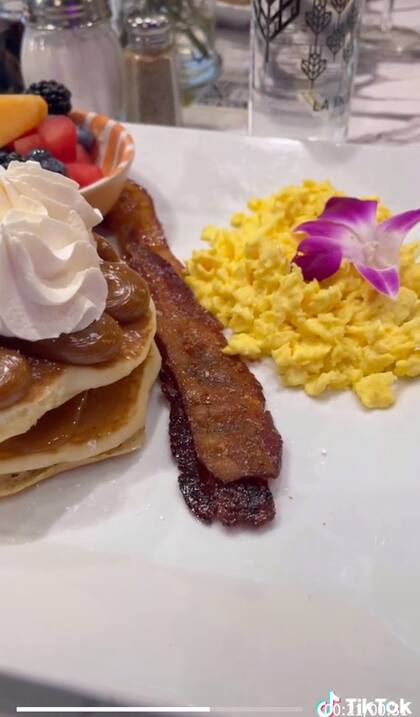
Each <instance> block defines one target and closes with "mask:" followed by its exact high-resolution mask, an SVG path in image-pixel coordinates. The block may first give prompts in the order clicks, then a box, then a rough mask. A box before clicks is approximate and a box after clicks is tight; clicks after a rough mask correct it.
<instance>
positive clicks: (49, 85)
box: [25, 80, 71, 115]
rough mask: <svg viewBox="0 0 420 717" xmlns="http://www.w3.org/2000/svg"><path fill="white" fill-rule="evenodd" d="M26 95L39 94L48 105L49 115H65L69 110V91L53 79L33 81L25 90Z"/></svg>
mask: <svg viewBox="0 0 420 717" xmlns="http://www.w3.org/2000/svg"><path fill="white" fill-rule="evenodd" d="M25 93H26V94H27V95H41V97H43V98H44V100H45V102H46V103H47V105H48V113H49V114H50V115H66V114H68V113H69V112H70V110H71V92H70V90H68V89H67V87H64V85H61V84H60V83H59V82H56V81H55V80H41V82H33V83H32V85H29V87H28V89H27V90H25Z"/></svg>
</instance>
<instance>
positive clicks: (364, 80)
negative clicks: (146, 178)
mask: <svg viewBox="0 0 420 717" xmlns="http://www.w3.org/2000/svg"><path fill="white" fill-rule="evenodd" d="M251 5H252V4H251V2H250V0H166V1H165V0H110V2H109V1H108V0H0V91H1V92H2V93H16V92H21V91H22V90H23V88H24V87H27V86H28V85H30V84H31V83H33V82H37V81H40V80H45V79H46V80H50V79H54V80H57V81H59V82H62V83H63V84H65V85H66V86H67V87H68V88H69V89H70V90H71V92H72V95H73V106H74V107H77V108H81V109H84V110H91V111H95V112H100V113H103V114H105V115H108V116H110V117H113V118H115V119H119V120H126V121H130V122H146V123H151V124H163V125H183V126H187V127H188V126H189V127H201V128H206V129H209V128H210V129H218V130H223V131H233V132H241V133H245V132H248V131H251V132H253V133H254V134H265V135H277V136H296V137H299V138H303V139H308V138H309V139H332V140H339V141H341V140H344V139H346V138H347V139H350V140H351V141H356V142H373V141H385V142H393V143H399V142H409V141H416V140H417V139H419V138H420V120H419V109H420V80H419V79H418V75H419V73H418V68H419V64H418V63H419V59H420V34H419V33H420V3H419V7H417V0H395V2H386V1H385V0H367V1H366V2H363V1H362V0H254V3H253V5H254V7H253V8H252V6H251Z"/></svg>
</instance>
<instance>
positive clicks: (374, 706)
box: [316, 690, 412, 717]
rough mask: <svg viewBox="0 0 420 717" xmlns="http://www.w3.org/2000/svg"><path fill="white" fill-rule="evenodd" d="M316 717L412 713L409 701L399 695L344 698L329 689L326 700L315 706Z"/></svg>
mask: <svg viewBox="0 0 420 717" xmlns="http://www.w3.org/2000/svg"><path fill="white" fill-rule="evenodd" d="M316 714H317V715H318V717H406V716H408V715H411V714H412V711H411V702H408V701H407V700H405V699H403V698H402V697H400V698H399V699H398V700H389V699H388V698H387V697H376V698H375V699H373V700H369V699H367V698H366V697H346V698H345V699H344V700H342V699H341V697H339V696H338V695H336V694H335V693H334V692H333V691H332V690H329V692H328V697H327V699H326V700H321V702H318V704H317V706H316Z"/></svg>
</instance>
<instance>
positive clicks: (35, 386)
mask: <svg viewBox="0 0 420 717" xmlns="http://www.w3.org/2000/svg"><path fill="white" fill-rule="evenodd" d="M121 329H122V331H123V334H124V341H123V345H122V348H121V351H120V354H119V355H118V356H117V357H116V358H115V359H113V360H112V361H108V362H106V363H102V364H96V365H91V366H76V365H70V364H64V363H56V362H53V361H49V360H46V359H38V358H28V360H29V363H30V366H31V371H32V384H31V386H30V388H29V390H28V392H27V393H26V394H25V395H24V397H23V398H22V399H21V400H20V401H18V402H17V403H14V404H13V405H12V406H10V407H9V408H4V409H2V410H1V411H0V443H2V442H4V441H6V440H7V439H8V438H11V437H12V436H17V435H20V434H22V433H26V432H27V431H28V430H29V429H30V428H31V427H32V426H33V425H35V423H36V422H37V421H38V420H39V419H40V418H41V416H43V415H44V414H45V413H47V412H48V411H51V410H53V409H55V408H57V407H58V406H61V405H62V404H64V403H66V402H67V401H69V400H70V399H72V398H73V397H74V396H77V395H78V394H80V393H82V392H83V391H87V390H89V389H96V388H98V387H100V386H107V385H109V384H111V383H116V382H117V381H119V380H121V379H123V378H125V377H126V376H128V375H130V374H131V373H132V372H133V371H134V369H136V368H137V367H138V366H140V365H141V364H142V363H143V362H144V360H145V359H146V356H147V355H148V353H149V351H150V347H151V345H152V342H153V338H154V335H155V331H156V315H155V309H154V306H153V303H152V302H151V303H150V309H149V312H148V313H147V315H146V316H145V317H144V318H143V319H140V320H139V321H137V322H135V323H132V324H126V325H122V326H121ZM31 467H32V468H34V467H35V466H31Z"/></svg>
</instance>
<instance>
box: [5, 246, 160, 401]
mask: <svg viewBox="0 0 420 717" xmlns="http://www.w3.org/2000/svg"><path fill="white" fill-rule="evenodd" d="M95 241H96V245H97V250H98V254H99V256H100V258H101V259H102V260H103V263H102V264H101V269H102V272H103V275H104V277H105V279H106V281H107V284H108V298H107V303H106V313H104V314H103V315H102V316H101V318H100V319H98V321H94V322H93V323H92V324H91V325H90V326H88V327H87V328H86V329H83V330H82V331H77V332H73V333H72V334H62V335H61V336H59V337H58V338H56V339H45V340H42V341H23V340H20V339H14V338H6V337H0V410H1V409H3V408H7V407H8V406H11V405H13V404H14V403H16V402H17V401H19V400H20V399H21V398H22V397H23V396H24V395H25V394H26V393H27V392H28V390H29V388H30V385H31V381H32V383H33V382H35V381H36V380H37V379H36V376H35V374H34V369H35V368H36V364H35V363H34V358H32V357H38V358H40V359H46V360H49V361H51V362H62V363H65V364H72V365H75V366H94V365H102V364H104V363H107V362H109V361H112V360H113V359H115V358H116V357H117V356H118V355H119V354H120V353H122V354H123V357H124V358H131V357H132V356H133V355H134V354H135V352H136V350H137V351H138V346H139V337H141V335H142V332H143V331H144V330H146V331H147V329H148V322H147V314H148V309H149V304H150V295H149V290H148V287H147V284H146V283H145V282H144V280H143V279H142V278H141V277H140V276H139V275H138V274H137V273H136V272H135V271H133V270H132V269H130V268H129V267H128V266H127V265H126V264H125V263H124V262H121V261H120V260H119V256H118V254H117V252H116V251H115V249H114V248H113V247H112V246H111V245H110V244H109V243H108V242H107V241H106V240H105V239H103V237H101V236H99V235H95ZM119 324H123V325H124V331H123V330H122V328H121V327H120V325H119ZM128 324H129V325H130V326H127V325H128ZM20 352H22V353H23V354H24V355H21V353H20ZM25 356H27V357H28V359H26V358H25ZM45 363H46V362H45ZM38 368H39V367H38ZM44 373H45V372H44ZM47 373H48V371H47Z"/></svg>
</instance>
